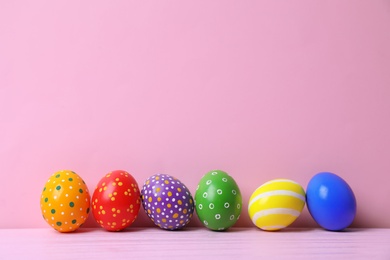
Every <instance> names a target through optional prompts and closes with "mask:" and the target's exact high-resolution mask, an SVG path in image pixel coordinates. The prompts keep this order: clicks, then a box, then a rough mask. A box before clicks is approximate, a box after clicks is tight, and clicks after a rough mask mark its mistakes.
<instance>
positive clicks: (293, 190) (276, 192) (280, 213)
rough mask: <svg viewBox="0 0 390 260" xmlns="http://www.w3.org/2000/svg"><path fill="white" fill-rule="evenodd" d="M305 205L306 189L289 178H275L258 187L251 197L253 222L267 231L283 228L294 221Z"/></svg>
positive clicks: (249, 209)
mask: <svg viewBox="0 0 390 260" xmlns="http://www.w3.org/2000/svg"><path fill="white" fill-rule="evenodd" d="M304 206H305V191H304V190H303V188H302V186H301V185H299V184H298V183H296V182H295V181H292V180H289V179H275V180H271V181H268V182H266V183H264V184H263V185H261V186H260V187H259V188H257V189H256V190H255V191H254V192H253V194H252V196H251V197H250V199H249V204H248V213H249V217H250V218H251V220H252V222H253V224H255V225H256V226H257V227H258V228H260V229H262V230H266V231H275V230H280V229H283V228H285V227H287V226H289V225H290V224H291V223H293V222H294V221H295V220H296V219H297V218H298V217H299V215H300V214H301V212H302V209H303V207H304Z"/></svg>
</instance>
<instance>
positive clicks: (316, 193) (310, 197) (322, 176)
mask: <svg viewBox="0 0 390 260" xmlns="http://www.w3.org/2000/svg"><path fill="white" fill-rule="evenodd" d="M306 200H307V208H308V209H309V212H310V214H311V216H312V217H313V218H314V220H315V221H316V222H317V223H318V224H319V225H320V226H321V227H323V228H324V229H327V230H331V231H338V230H343V229H345V228H347V227H348V226H349V225H351V224H352V221H353V220H354V218H355V215H356V199H355V195H354V193H353V191H352V189H351V187H350V186H349V185H348V183H347V182H346V181H345V180H343V179H342V178H341V177H339V176H337V175H336V174H333V173H330V172H322V173H318V174H317V175H315V176H314V177H313V178H312V179H311V180H310V182H309V184H308V185H307V190H306Z"/></svg>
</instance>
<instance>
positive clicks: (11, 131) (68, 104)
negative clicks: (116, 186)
mask: <svg viewBox="0 0 390 260" xmlns="http://www.w3.org/2000/svg"><path fill="white" fill-rule="evenodd" d="M389 46H390V1H384V0H383V1H379V0H378V1H352V0H348V1H225V0H224V1H192V2H188V1H184V2H183V1H153V2H150V1H134V2H130V1H81V2H80V1H43V0H38V1H1V2H0V118H1V120H0V166H1V173H0V174H1V177H2V181H1V185H2V188H1V190H0V203H1V214H0V228H25V227H48V226H47V224H46V223H45V222H44V220H43V219H42V217H41V212H40V207H39V199H40V193H41V191H42V188H43V185H44V183H45V182H46V180H47V178H48V177H49V176H50V175H51V174H52V173H54V172H55V171H57V170H60V169H72V170H74V171H76V172H77V173H78V174H80V175H81V176H82V177H83V178H84V180H85V181H86V183H87V184H88V186H89V188H90V190H91V193H92V192H93V189H94V187H95V185H96V184H97V182H98V181H99V179H100V178H101V177H103V175H104V174H106V173H107V172H109V171H111V170H115V169H123V170H127V171H129V172H130V173H131V174H132V175H133V176H134V177H135V178H136V179H137V181H138V183H139V185H142V184H143V182H144V180H145V179H146V178H147V177H149V176H150V175H152V174H155V173H167V174H171V175H173V176H176V177H178V178H179V179H180V180H181V181H182V182H184V183H185V184H186V185H187V186H188V188H189V189H190V190H191V192H193V193H194V192H195V188H196V186H197V183H198V181H199V180H200V178H201V177H202V175H203V174H204V173H206V172H208V171H209V170H212V169H223V170H225V171H227V172H228V173H230V174H231V175H232V176H233V177H234V178H235V179H236V181H237V183H238V184H239V186H240V188H241V191H242V193H243V198H244V210H243V215H242V217H241V219H240V220H239V222H238V223H237V225H238V226H250V225H252V224H251V222H250V220H249V218H248V214H247V211H246V208H247V205H248V199H249V196H250V195H251V193H252V192H253V191H254V190H255V189H256V188H257V187H258V186H260V185H261V184H262V183H263V182H265V181H268V180H270V179H273V178H278V177H284V178H290V179H293V180H296V181H297V182H299V183H301V184H302V186H303V187H304V188H305V189H306V185H307V183H308V182H309V180H310V178H311V177H312V176H313V175H314V174H315V173H317V172H320V171H333V172H335V173H337V174H339V175H340V176H342V177H343V178H344V179H345V180H346V181H347V182H349V184H350V185H351V187H352V188H353V190H354V192H355V195H356V197H357V200H358V214H357V218H356V221H355V222H354V226H355V227H390V217H389V215H390V203H389V198H390V188H389V177H388V176H389V173H390V138H389V133H390V121H389V120H390V47H389ZM135 225H137V226H140V225H152V224H151V222H150V221H149V220H148V219H147V218H146V216H145V214H144V213H142V214H140V216H139V219H138V220H137V221H136V223H135ZM191 225H193V226H194V225H199V222H198V220H197V219H196V218H194V221H193V222H192V223H191ZM294 225H295V226H314V225H315V223H314V222H313V220H312V219H311V217H310V215H309V214H308V212H307V210H306V209H305V211H304V212H303V214H302V216H301V217H300V218H299V220H298V221H297V222H296V223H294ZM87 226H96V225H95V224H94V221H93V219H91V218H90V219H89V220H88V223H87Z"/></svg>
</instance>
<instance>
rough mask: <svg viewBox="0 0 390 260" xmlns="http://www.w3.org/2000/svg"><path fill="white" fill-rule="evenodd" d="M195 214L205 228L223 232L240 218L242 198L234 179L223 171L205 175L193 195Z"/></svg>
mask: <svg viewBox="0 0 390 260" xmlns="http://www.w3.org/2000/svg"><path fill="white" fill-rule="evenodd" d="M195 205H196V213H197V214H198V217H199V220H200V221H201V222H202V223H203V225H204V226H205V227H207V228H208V229H211V230H225V229H228V228H229V227H231V226H233V225H234V224H235V223H236V222H237V220H238V219H239V217H240V214H241V208H242V197H241V192H240V189H239V188H238V185H237V183H236V182H235V181H234V179H233V178H232V177H231V176H230V175H228V174H227V173H226V172H224V171H220V170H215V171H210V172H208V173H207V174H205V175H204V176H203V177H202V179H201V180H200V182H199V185H198V187H197V189H196V193H195Z"/></svg>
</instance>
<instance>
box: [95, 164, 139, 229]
mask: <svg viewBox="0 0 390 260" xmlns="http://www.w3.org/2000/svg"><path fill="white" fill-rule="evenodd" d="M140 206H141V200H140V191H139V188H138V184H137V182H136V180H135V179H134V178H133V176H132V175H131V174H130V173H128V172H126V171H122V170H117V171H113V172H110V173H108V174H106V175H105V176H104V177H103V178H102V179H101V180H100V181H99V183H98V185H97V186H96V189H95V191H94V193H93V196H92V213H93V216H94V217H95V220H96V222H97V223H98V224H99V225H100V226H101V227H102V228H104V229H106V230H108V231H121V230H123V229H125V228H127V227H128V226H130V225H131V224H132V223H133V222H134V221H135V219H136V218H137V216H138V212H139V209H140Z"/></svg>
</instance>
